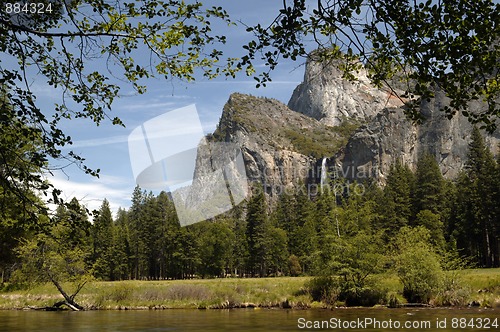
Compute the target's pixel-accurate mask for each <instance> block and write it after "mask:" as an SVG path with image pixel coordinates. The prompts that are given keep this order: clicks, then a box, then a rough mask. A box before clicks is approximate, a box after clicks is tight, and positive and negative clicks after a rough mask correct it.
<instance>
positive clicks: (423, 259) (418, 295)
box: [396, 227, 443, 303]
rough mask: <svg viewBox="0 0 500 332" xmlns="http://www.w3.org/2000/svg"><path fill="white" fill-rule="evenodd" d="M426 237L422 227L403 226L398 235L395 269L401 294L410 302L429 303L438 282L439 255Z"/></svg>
mask: <svg viewBox="0 0 500 332" xmlns="http://www.w3.org/2000/svg"><path fill="white" fill-rule="evenodd" d="M429 240H430V234H429V231H428V230H427V229H425V228H424V227H416V228H409V227H403V228H401V230H400V232H399V234H398V235H397V239H396V246H397V250H398V254H397V256H396V270H397V274H398V277H399V280H400V281H401V283H402V284H403V296H404V297H405V298H406V299H407V300H408V302H411V303H428V302H429V300H430V299H431V298H432V296H433V295H435V294H436V293H437V292H438V291H439V289H440V286H441V282H442V278H443V273H442V269H441V266H440V264H439V257H438V256H437V255H436V253H435V252H434V251H433V250H432V247H431V246H430V245H429V244H428V243H429Z"/></svg>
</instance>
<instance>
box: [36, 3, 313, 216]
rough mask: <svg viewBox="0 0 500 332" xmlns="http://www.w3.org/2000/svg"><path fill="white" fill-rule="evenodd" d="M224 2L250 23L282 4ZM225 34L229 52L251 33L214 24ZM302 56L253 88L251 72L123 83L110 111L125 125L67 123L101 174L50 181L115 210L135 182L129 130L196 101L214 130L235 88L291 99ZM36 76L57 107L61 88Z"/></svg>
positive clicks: (67, 173) (43, 100)
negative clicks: (138, 90) (138, 85)
mask: <svg viewBox="0 0 500 332" xmlns="http://www.w3.org/2000/svg"><path fill="white" fill-rule="evenodd" d="M204 3H213V4H217V5H220V6H223V7H224V8H225V9H226V10H227V11H228V12H229V14H230V15H231V18H232V19H233V20H241V21H243V22H245V23H247V24H253V23H256V22H260V23H269V22H271V21H272V19H273V18H274V16H275V15H276V13H277V12H278V10H279V7H280V5H282V2H281V1H269V0H258V1H241V0H237V1H235V0H233V1H210V2H206V1H205V2H204ZM216 29H220V31H216V32H217V33H220V34H225V35H226V36H227V39H228V43H227V45H226V50H225V51H226V52H227V53H228V55H231V56H238V55H242V54H243V51H244V50H243V49H241V46H242V45H243V44H244V43H245V41H248V40H249V39H250V38H251V35H249V34H248V33H246V32H245V28H244V27H243V26H240V27H232V28H227V27H225V26H216V27H214V30H216ZM303 64H304V60H299V61H297V62H291V61H288V62H286V61H283V62H281V63H280V65H279V66H278V69H277V70H276V71H274V72H273V73H272V79H273V82H272V83H270V84H268V86H267V87H265V88H263V87H261V88H259V89H256V88H255V81H254V80H253V79H252V78H248V77H245V76H244V75H241V76H239V77H237V78H236V79H227V80H226V79H224V78H220V79H216V80H212V81H209V80H206V79H201V80H197V81H196V82H194V83H186V82H180V81H169V80H164V79H149V80H148V81H146V82H145V83H146V85H147V87H148V91H147V93H146V94H144V95H134V94H133V93H132V89H131V88H130V87H128V86H124V87H123V89H122V91H121V93H122V95H123V96H122V97H121V98H119V99H118V100H116V101H115V102H114V104H113V107H112V113H111V115H112V116H118V117H120V118H121V119H122V120H123V122H124V123H125V125H126V128H123V127H119V126H112V125H111V124H109V123H102V124H101V125H100V126H96V125H95V124H94V123H92V122H91V121H90V120H71V121H68V122H67V123H65V124H64V127H63V129H64V130H65V131H66V133H67V134H69V135H70V136H71V137H72V139H73V142H74V143H73V146H72V147H71V149H72V150H73V151H75V152H77V153H79V154H80V155H81V156H83V157H84V158H86V164H87V166H89V167H91V168H100V169H101V176H100V178H94V177H91V176H89V175H86V174H84V173H83V172H82V171H81V170H79V169H78V168H77V167H76V166H70V167H67V168H65V170H64V173H63V172H58V173H56V174H55V177H53V178H52V179H51V182H52V183H53V184H54V185H55V186H56V187H58V188H60V189H62V190H63V197H64V198H66V199H71V198H72V197H76V198H77V199H79V200H80V201H81V202H82V203H84V204H85V205H87V207H88V208H90V209H95V208H98V207H99V206H100V204H101V202H102V200H103V199H104V198H107V199H108V200H109V201H110V204H111V207H112V209H113V210H114V211H116V210H117V209H118V207H120V206H121V207H123V208H128V207H129V206H130V197H131V195H132V190H133V189H134V187H135V179H134V176H133V174H132V169H131V165H130V160H129V153H128V146H127V137H128V135H129V134H130V132H131V131H132V130H133V129H134V128H135V127H137V126H139V125H141V124H142V123H144V122H145V121H147V120H149V119H151V118H153V117H155V116H158V115H161V114H164V113H165V112H168V111H171V110H173V109H176V108H180V107H184V106H187V105H190V104H196V107H197V109H198V112H199V115H200V120H201V123H202V126H203V129H204V131H205V132H206V133H208V132H212V131H213V130H214V128H215V126H216V124H217V122H218V120H219V117H220V115H221V112H222V108H223V106H224V104H225V103H226V101H227V100H228V98H229V95H230V94H231V93H233V92H240V93H249V94H252V95H256V96H266V97H271V98H275V99H278V100H280V101H282V102H284V103H287V102H288V100H289V98H290V96H291V94H292V92H293V90H294V88H295V87H296V86H297V85H298V84H299V83H300V82H301V81H302V78H303V73H304V66H303ZM42 83H43V82H41V81H38V80H36V79H34V83H33V85H32V89H33V91H34V92H35V93H36V94H37V95H38V101H39V103H40V105H41V106H42V108H44V107H48V108H51V107H53V106H52V105H53V103H54V102H58V101H59V97H60V91H57V90H54V89H52V88H49V87H48V86H44V85H43V84H42Z"/></svg>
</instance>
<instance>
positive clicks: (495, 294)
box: [0, 268, 500, 310]
mask: <svg viewBox="0 0 500 332" xmlns="http://www.w3.org/2000/svg"><path fill="white" fill-rule="evenodd" d="M458 273H459V275H460V280H461V282H462V284H463V285H465V286H466V288H467V289H468V290H469V292H470V303H474V304H475V305H480V306H485V307H494V308H500V268H496V269H474V270H465V271H460V272H458ZM310 278H311V277H279V278H245V279H239V278H226V279H193V280H162V281H139V280H131V281H112V282H104V281H93V282H90V283H88V284H87V285H86V286H85V288H84V289H83V290H82V291H81V292H80V294H79V295H78V296H77V298H76V301H77V302H78V303H79V304H81V305H82V306H83V307H85V308H86V309H104V310H106V309H108V310H119V309H174V308H192V309H210V308H219V309H220V308H242V307H243V308H244V307H247V308H248V307H250V308H252V307H256V308H258V307H265V308H269V307H276V308H322V307H326V305H325V304H324V303H319V302H314V301H312V298H311V296H310V295H309V294H308V292H307V291H306V288H305V284H306V282H307V281H308V280H310ZM375 280H376V282H377V285H378V286H380V287H382V288H384V289H387V290H388V292H396V293H397V292H401V284H400V283H399V281H398V279H397V277H395V276H394V275H378V276H376V277H375ZM64 286H65V288H66V289H67V290H68V292H71V290H72V289H71V286H72V285H71V284H70V283H66V284H64ZM6 289H8V287H4V291H1V292H0V309H27V308H32V309H35V308H43V307H47V306H52V305H53V304H54V303H55V302H57V301H60V300H61V299H62V296H61V295H60V294H59V293H58V292H57V290H56V288H55V287H54V286H53V285H52V284H45V285H38V286H35V287H32V288H30V289H25V290H14V291H12V290H11V291H8V290H6Z"/></svg>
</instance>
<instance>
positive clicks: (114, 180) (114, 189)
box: [49, 176, 133, 213]
mask: <svg viewBox="0 0 500 332" xmlns="http://www.w3.org/2000/svg"><path fill="white" fill-rule="evenodd" d="M49 181H50V182H51V183H52V184H53V185H54V186H55V187H56V188H57V189H60V190H62V198H63V199H64V200H71V199H73V198H76V199H77V200H78V201H79V202H80V203H81V204H83V205H85V206H86V207H87V208H88V209H89V210H91V211H92V210H97V209H99V207H100V206H101V204H102V201H103V200H104V199H105V198H106V199H107V200H108V201H109V204H110V207H111V210H112V211H113V213H116V211H118V208H119V207H122V208H128V207H129V205H130V196H131V193H132V190H133V188H129V187H128V186H129V185H130V182H129V181H126V180H124V179H121V178H118V177H113V176H101V178H99V179H95V180H93V181H91V182H85V183H83V182H78V181H72V180H68V179H64V178H61V177H57V176H55V177H52V178H50V179H49Z"/></svg>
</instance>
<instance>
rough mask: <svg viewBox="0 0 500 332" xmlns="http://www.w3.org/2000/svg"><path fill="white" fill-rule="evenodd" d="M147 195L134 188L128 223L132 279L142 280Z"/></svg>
mask: <svg viewBox="0 0 500 332" xmlns="http://www.w3.org/2000/svg"><path fill="white" fill-rule="evenodd" d="M144 196H145V194H144V193H143V192H142V190H141V188H140V187H139V186H136V187H135V188H134V192H133V193H132V206H131V207H130V209H129V211H128V223H129V232H130V250H131V254H132V255H131V257H130V258H131V261H132V264H131V271H130V275H131V278H132V279H140V278H141V273H140V271H141V266H142V265H143V264H142V262H141V256H142V253H143V251H144V245H145V244H144V243H143V239H142V238H141V237H140V233H141V228H142V218H143V216H144V200H145V197H144Z"/></svg>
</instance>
